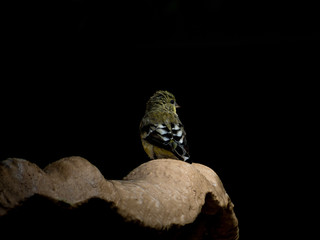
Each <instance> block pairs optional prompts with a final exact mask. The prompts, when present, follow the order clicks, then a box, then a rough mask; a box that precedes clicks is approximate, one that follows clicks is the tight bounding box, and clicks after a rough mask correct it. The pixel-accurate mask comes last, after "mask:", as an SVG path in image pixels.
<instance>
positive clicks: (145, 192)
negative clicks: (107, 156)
mask: <svg viewBox="0 0 320 240" xmlns="http://www.w3.org/2000/svg"><path fill="white" fill-rule="evenodd" d="M36 196H40V197H41V198H45V199H50V201H51V203H52V204H53V205H54V206H55V208H57V209H61V208H62V209H65V211H66V212H68V211H72V210H71V209H81V208H82V206H86V204H87V205H88V204H89V205H90V201H91V202H92V200H93V199H98V200H99V201H102V202H103V203H105V206H104V207H101V211H102V212H103V211H105V210H104V209H106V208H107V209H111V211H114V213H115V215H112V214H111V215H110V214H109V213H108V214H107V217H106V218H108V217H110V218H111V219H109V220H108V221H110V222H112V221H113V219H115V218H118V217H119V218H120V219H122V220H123V222H127V223H132V224H133V226H139V228H140V230H141V229H151V230H152V231H154V233H156V235H157V236H160V238H161V236H162V237H163V238H166V239H180V238H181V239H182V238H184V239H186V238H187V239H203V238H206V239H237V238H238V222H237V218H236V216H235V214H234V211H233V204H232V202H231V200H230V198H229V196H228V195H227V193H226V192H225V190H224V188H223V185H222V183H221V181H220V179H219V177H218V176H217V174H216V173H215V172H214V171H213V170H212V169H210V168H208V167H206V166H204V165H201V164H197V163H193V164H188V163H185V162H183V161H178V160H172V159H158V160H153V161H149V162H147V163H144V164H142V165H140V166H139V167H137V168H136V169H134V170H132V171H131V172H130V173H129V174H128V175H127V176H126V177H125V178H124V179H123V180H106V179H105V178H104V177H103V175H102V174H101V173H100V171H99V170H98V169H97V168H96V167H95V166H93V165H92V164H91V163H90V162H88V161H87V160H86V159H84V158H81V157H68V158H63V159H61V160H59V161H56V162H54V163H52V164H50V165H48V166H47V167H45V168H44V169H43V170H42V169H40V168H39V167H38V166H37V165H35V164H32V163H30V162H28V161H26V160H22V159H15V158H11V159H7V160H5V161H2V162H1V165H0V220H1V218H5V217H6V216H10V214H11V212H14V211H12V210H13V209H19V206H24V205H26V202H28V200H29V199H33V198H35V197H36ZM39 201H40V202H43V201H44V200H43V199H42V200H39ZM88 202H89V203H88ZM61 203H63V205H61ZM95 204H96V203H94V204H93V205H95ZM91 205H92V203H91ZM39 206H40V204H38V202H37V204H33V205H32V207H31V208H39ZM63 206H64V207H63ZM65 206H68V207H67V208H66V207H65ZM99 206H100V205H99ZM66 209H70V210H66ZM41 211H46V207H44V209H43V210H41ZM53 212H57V210H54V211H53ZM66 212H65V213H66ZM90 212H92V211H91V210H90ZM12 215H13V214H12ZM62 215H63V214H62ZM44 216H47V215H44ZM73 219H75V218H73ZM95 221H96V219H95ZM103 221H107V219H104V220H102V222H101V223H103ZM108 226H110V228H111V225H110V224H109V225H108V224H107V225H106V226H104V227H105V228H108ZM179 226H180V227H179ZM130 229H131V230H132V228H130ZM172 229H174V230H172ZM175 229H177V230H175ZM82 230H83V229H82ZM140 230H139V231H140ZM79 231H80V230H79ZM184 231H185V232H186V233H185V234H184ZM139 233H140V235H141V234H144V232H143V231H142V233H141V232H139ZM149 233H150V231H149ZM163 234H164V235H163ZM168 234H169V235H168Z"/></svg>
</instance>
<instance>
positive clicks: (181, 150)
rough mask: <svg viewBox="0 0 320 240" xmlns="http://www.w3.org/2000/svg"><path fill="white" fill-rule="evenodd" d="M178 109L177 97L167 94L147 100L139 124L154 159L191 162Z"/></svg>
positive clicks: (143, 138) (144, 141) (146, 148)
mask: <svg viewBox="0 0 320 240" xmlns="http://www.w3.org/2000/svg"><path fill="white" fill-rule="evenodd" d="M178 107H179V106H178V104H177V103H176V99H175V97H174V95H173V94H172V93H169V92H167V91H157V92H156V93H155V94H154V95H153V96H151V98H150V99H149V100H148V102H147V104H146V112H145V115H144V117H143V118H142V120H141V122H140V137H141V141H142V146H143V148H144V151H145V152H146V153H147V155H148V156H149V157H150V158H151V159H159V158H171V159H178V160H183V161H188V159H189V158H190V156H189V149H188V145H187V139H186V132H185V130H184V127H183V125H182V123H181V121H180V119H179V117H178V114H177V112H176V109H177V108H178Z"/></svg>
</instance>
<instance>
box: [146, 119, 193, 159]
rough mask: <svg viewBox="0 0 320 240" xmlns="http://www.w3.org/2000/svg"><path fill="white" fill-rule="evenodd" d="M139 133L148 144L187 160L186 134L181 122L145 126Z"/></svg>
mask: <svg viewBox="0 0 320 240" xmlns="http://www.w3.org/2000/svg"><path fill="white" fill-rule="evenodd" d="M141 133H142V134H141V137H142V138H143V139H144V140H146V141H148V142H149V143H151V144H153V145H155V146H158V147H161V148H164V149H166V150H169V151H171V152H172V153H174V154H175V155H176V156H177V157H178V158H179V159H181V160H184V161H187V160H188V159H189V151H188V145H187V140H186V133H185V131H184V128H183V125H182V124H181V122H179V123H171V124H165V123H153V124H147V125H145V126H143V127H142V128H141Z"/></svg>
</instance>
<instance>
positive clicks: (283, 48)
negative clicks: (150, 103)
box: [0, 0, 319, 239]
mask: <svg viewBox="0 0 320 240" xmlns="http://www.w3.org/2000/svg"><path fill="white" fill-rule="evenodd" d="M4 9H5V12H6V13H5V14H4V21H3V23H4V24H3V28H2V30H1V31H2V33H3V34H2V39H3V40H4V44H3V50H4V51H5V52H6V53H7V54H6V55H5V57H4V59H5V61H4V62H5V63H4V64H3V70H4V71H3V73H4V74H3V76H5V81H3V83H2V84H3V85H2V86H1V90H0V91H1V99H0V100H1V133H0V138H1V148H0V159H1V160H4V159H6V158H8V157H18V158H23V159H26V160H29V161H31V162H34V163H36V164H38V165H39V166H40V167H41V168H43V167H45V166H46V165H47V164H49V163H51V162H54V161H56V160H58V159H60V158H62V157H67V156H73V155H78V156H82V157H84V158H86V159H87V160H89V161H90V162H91V163H93V164H94V165H96V166H97V167H98V168H99V169H100V171H101V172H102V174H103V175H104V176H105V178H106V179H121V178H122V177H124V176H125V175H126V174H128V173H129V172H130V171H131V170H132V169H133V168H135V167H137V166H139V165H140V164H141V163H143V162H145V161H148V158H147V156H146V154H145V153H144V152H143V149H142V146H141V143H140V139H139V130H138V128H139V122H140V120H141V118H142V117H143V114H144V110H145V109H144V108H145V103H146V101H147V100H148V98H149V97H150V96H151V95H152V94H153V93H154V92H155V91H156V90H159V89H164V90H168V91H171V92H172V93H173V94H174V95H175V96H176V98H177V102H178V104H179V105H180V106H182V107H181V108H180V109H178V114H179V116H180V119H181V121H182V122H183V124H184V125H185V128H186V131H187V139H188V143H189V147H190V155H191V157H192V159H193V161H195V162H198V163H202V164H205V165H207V166H209V167H211V168H212V169H214V170H215V171H216V172H217V174H218V175H219V176H220V178H221V180H222V182H223V183H224V186H225V188H226V191H227V192H228V194H229V195H230V197H231V199H232V201H233V203H234V204H235V212H236V215H237V217H238V218H239V224H240V238H241V239H250V238H252V239H257V236H259V238H264V237H265V238H266V239H267V238H269V239H270V238H275V236H276V237H279V238H280V236H281V237H287V236H288V234H289V235H290V234H292V233H293V231H292V229H295V230H296V231H298V230H299V229H301V228H302V226H301V224H302V223H304V224H305V225H306V226H307V228H309V224H310V222H309V220H308V218H307V217H306V216H305V215H301V213H302V212H312V210H311V209H310V208H309V207H307V208H308V210H307V211H306V210H305V207H302V205H304V204H303V201H302V200H301V199H302V198H303V197H301V195H304V194H302V192H304V193H305V192H307V190H306V189H305V186H304V184H303V181H302V180H301V179H302V178H303V177H302V176H304V175H305V174H306V173H309V171H310V169H306V167H307V168H308V166H309V165H308V163H307V161H308V160H310V159H313V158H311V157H309V155H311V150H312V149H313V148H314V147H315V143H314V142H313V141H312V140H311V139H312V137H313V135H314V123H315V116H316V110H315V109H317V107H316V105H317V104H316V102H317V91H316V89H317V88H316V87H315V85H314V84H313V83H312V81H314V80H316V79H317V78H318V73H317V72H316V71H315V69H316V68H315V67H316V66H317V63H316V61H315V60H314V57H315V56H317V54H316V51H317V45H318V40H319V33H318V32H317V28H316V22H317V21H318V18H319V17H318V14H316V8H315V6H311V5H308V4H307V3H299V4H296V3H294V2H290V4H289V3H279V2H270V1H269V2H268V3H266V2H259V3H257V2H255V3H252V2H251V3H248V2H246V3H240V2H239V1H226V0H225V1H223V0H220V1H181V2H180V3H178V2H177V1H162V2H160V1H158V2H156V1H153V2H152V1H107V2H104V3H102V2H97V1H45V2H43V1H41V2H40V1H37V2H34V1H33V2H16V1H15V2H12V3H10V6H8V7H6V8H4ZM154 47H156V48H154ZM296 233H297V232H294V234H296Z"/></svg>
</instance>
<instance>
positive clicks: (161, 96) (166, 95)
mask: <svg viewBox="0 0 320 240" xmlns="http://www.w3.org/2000/svg"><path fill="white" fill-rule="evenodd" d="M178 107H179V105H178V104H177V102H176V98H175V97H174V95H173V94H172V93H170V92H168V91H157V92H155V94H153V95H152V96H151V97H150V99H149V101H148V102H147V108H146V111H152V110H155V109H163V110H166V111H172V112H174V113H176V108H178Z"/></svg>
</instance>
